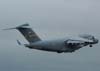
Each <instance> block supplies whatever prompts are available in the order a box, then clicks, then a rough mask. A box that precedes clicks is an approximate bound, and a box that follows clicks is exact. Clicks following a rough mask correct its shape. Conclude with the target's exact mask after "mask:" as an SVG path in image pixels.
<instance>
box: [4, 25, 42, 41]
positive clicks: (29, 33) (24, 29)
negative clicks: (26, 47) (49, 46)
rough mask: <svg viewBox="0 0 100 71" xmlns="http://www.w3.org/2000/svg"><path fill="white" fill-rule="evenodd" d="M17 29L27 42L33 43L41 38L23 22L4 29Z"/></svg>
mask: <svg viewBox="0 0 100 71" xmlns="http://www.w3.org/2000/svg"><path fill="white" fill-rule="evenodd" d="M10 29H17V30H18V31H19V32H20V33H21V34H22V35H23V36H24V37H25V38H26V40H27V41H28V42H29V43H34V42H37V41H40V40H41V39H40V38H39V37H38V36H37V34H36V33H35V32H34V31H33V30H32V28H30V27H29V24H23V25H20V26H18V27H15V28H9V29H4V30H10Z"/></svg>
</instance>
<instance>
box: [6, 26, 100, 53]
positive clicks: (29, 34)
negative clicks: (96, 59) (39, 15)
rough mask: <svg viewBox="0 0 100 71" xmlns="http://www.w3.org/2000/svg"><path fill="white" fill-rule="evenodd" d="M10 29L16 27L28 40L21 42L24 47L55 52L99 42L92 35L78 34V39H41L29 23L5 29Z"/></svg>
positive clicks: (72, 49)
mask: <svg viewBox="0 0 100 71" xmlns="http://www.w3.org/2000/svg"><path fill="white" fill-rule="evenodd" d="M10 29H17V30H18V31H20V32H21V34H22V35H23V36H24V37H25V38H26V40H27V41H28V42H29V44H23V45H24V46H25V47H28V48H30V49H38V50H44V51H51V52H57V53H63V52H65V53H67V52H69V53H71V52H74V51H75V50H78V49H80V48H82V47H85V46H88V45H89V47H92V45H94V44H97V43H98V42H99V40H98V39H97V38H95V37H94V36H92V35H80V36H79V37H78V39H74V38H63V39H57V40H41V39H40V38H39V37H38V36H37V34H36V33H35V32H34V31H33V30H32V29H31V28H30V27H29V24H23V25H20V26H17V27H15V28H9V29H5V30H10ZM17 42H18V44H19V45H22V44H21V43H20V42H19V40H17Z"/></svg>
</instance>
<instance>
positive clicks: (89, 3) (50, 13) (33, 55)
mask: <svg viewBox="0 0 100 71" xmlns="http://www.w3.org/2000/svg"><path fill="white" fill-rule="evenodd" d="M99 19H100V1H99V0H0V46H1V47H0V70H1V71H66V70H69V71H100V44H98V45H95V46H94V47H93V48H88V47H85V48H82V49H80V50H78V51H76V52H74V53H71V54H70V53H65V54H64V53H63V54H57V53H50V52H43V51H38V50H30V49H27V48H25V47H23V46H18V45H17V43H16V39H19V40H20V41H21V42H22V43H27V41H26V40H25V39H24V37H23V36H22V35H21V34H20V33H19V32H18V31H15V30H12V31H2V30H1V29H4V28H9V27H14V26H18V25H21V24H24V23H26V22H28V23H29V24H30V25H31V27H32V28H33V29H34V30H35V31H36V32H37V34H38V35H39V36H40V37H41V38H42V39H48V38H49V39H51V38H59V37H66V36H67V35H78V34H92V35H94V36H96V37H97V38H98V39H100V36H99V34H100V31H99V30H100V20H99Z"/></svg>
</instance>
